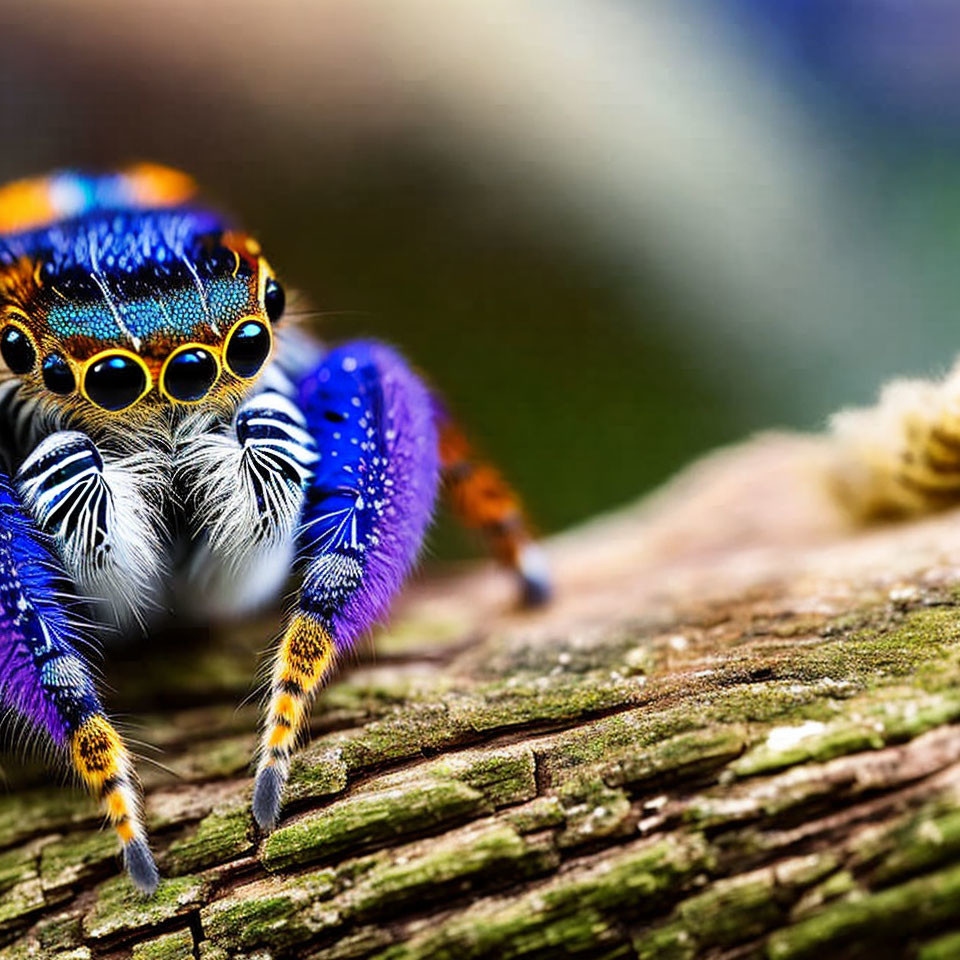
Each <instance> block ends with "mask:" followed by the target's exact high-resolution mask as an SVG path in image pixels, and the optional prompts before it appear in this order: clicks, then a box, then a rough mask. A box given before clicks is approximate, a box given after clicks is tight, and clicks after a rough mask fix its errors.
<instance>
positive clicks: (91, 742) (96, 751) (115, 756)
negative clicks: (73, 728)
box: [72, 714, 126, 789]
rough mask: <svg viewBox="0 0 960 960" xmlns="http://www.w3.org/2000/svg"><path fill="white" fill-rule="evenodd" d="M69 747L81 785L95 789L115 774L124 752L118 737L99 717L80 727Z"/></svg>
mask: <svg viewBox="0 0 960 960" xmlns="http://www.w3.org/2000/svg"><path fill="white" fill-rule="evenodd" d="M72 746H73V765H74V767H76V770H77V772H78V773H79V774H80V776H81V777H82V778H83V781H84V783H86V784H87V785H88V786H90V787H92V788H95V789H96V788H99V787H100V786H102V785H103V784H104V782H105V781H107V780H108V779H109V778H110V777H112V776H114V775H115V774H116V773H117V771H118V769H119V766H120V761H121V759H122V757H123V756H124V754H125V752H126V751H125V749H124V746H123V741H122V740H121V739H120V735H119V734H118V733H117V731H116V730H114V729H113V727H112V726H111V724H110V721H109V720H107V718H106V717H104V716H102V715H100V714H97V715H95V716H92V717H90V719H89V720H86V721H85V722H84V723H83V724H81V726H80V727H79V728H78V729H77V732H76V733H75V734H74V735H73V745H72Z"/></svg>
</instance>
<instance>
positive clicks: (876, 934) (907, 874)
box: [0, 437, 960, 960]
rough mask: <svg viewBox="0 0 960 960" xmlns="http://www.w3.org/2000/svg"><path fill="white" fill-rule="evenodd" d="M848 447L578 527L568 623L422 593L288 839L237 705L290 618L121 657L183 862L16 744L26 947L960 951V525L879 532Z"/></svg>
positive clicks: (564, 591) (686, 478) (706, 481)
mask: <svg viewBox="0 0 960 960" xmlns="http://www.w3.org/2000/svg"><path fill="white" fill-rule="evenodd" d="M823 453H824V452H823V449H822V448H821V445H820V442H819V441H817V440H815V439H807V438H796V437H767V438H760V439H758V440H756V441H753V442H751V443H749V444H746V445H744V446H742V447H740V448H737V449H734V450H731V451H727V452H724V453H722V454H719V455H717V456H714V457H712V458H710V459H708V460H707V461H705V462H703V463H701V464H699V465H697V466H695V467H694V468H692V469H691V470H690V471H688V472H687V473H686V474H685V475H683V476H682V477H680V478H679V479H678V480H677V481H675V482H674V483H673V484H672V485H671V486H670V487H669V488H668V489H667V490H666V491H664V492H662V493H660V494H658V495H656V496H655V497H653V498H650V499H648V500H647V501H645V502H643V503H641V504H639V505H638V506H635V507H632V508H628V509H626V510H624V511H622V512H620V513H618V514H616V515H613V516H610V517H607V518H603V519H600V520H598V521H596V522H594V523H592V524H590V525H588V526H586V527H584V528H582V529H579V530H576V531H573V532H571V533H569V534H567V535H564V536H562V537H558V538H556V539H555V540H554V541H552V542H551V543H550V544H549V550H550V553H551V556H552V559H553V562H554V565H555V568H556V574H557V600H556V603H555V604H554V605H553V606H552V607H550V608H548V609H546V610H544V611H541V612H533V613H521V612H517V611H514V610H512V609H511V607H510V604H511V597H510V592H509V590H510V585H509V583H508V582H507V581H506V580H505V578H503V577H502V575H500V574H498V573H497V572H496V571H493V570H487V569H484V570H482V571H481V572H476V571H473V572H470V571H468V572H465V573H462V574H460V573H458V574H455V575H449V576H445V577H443V578H442V579H436V578H434V579H430V580H427V581H424V582H421V583H418V584H417V585H415V586H414V587H413V588H411V590H410V591H409V592H408V595H407V597H406V599H405V600H404V601H403V603H402V605H401V608H400V609H399V610H398V612H397V615H396V616H395V618H394V622H393V624H392V626H391V627H390V628H389V629H388V630H385V631H384V632H383V635H382V636H380V637H379V638H378V641H377V645H376V646H377V648H376V651H374V650H373V649H372V648H370V649H367V650H364V651H361V652H360V653H359V654H358V657H357V663H355V664H353V665H350V666H348V667H347V668H346V669H345V671H344V675H343V676H342V678H341V679H340V680H338V681H337V682H336V683H335V684H334V685H332V686H331V687H330V688H329V689H328V690H327V691H326V692H325V694H324V696H323V698H322V700H321V702H320V703H319V705H318V707H317V709H316V711H315V717H314V723H313V731H312V732H313V737H312V741H311V743H310V745H309V746H308V747H307V748H306V749H305V750H304V752H303V753H302V754H301V755H300V756H299V758H298V759H297V761H296V763H295V764H294V768H293V772H292V777H291V784H290V793H289V798H288V802H287V804H286V807H285V810H284V815H283V819H282V821H281V823H280V825H279V828H278V829H277V830H276V831H275V832H274V833H273V834H272V835H270V836H269V837H261V836H258V835H257V833H256V832H255V830H254V827H253V824H252V821H251V818H250V814H249V809H248V804H249V799H250V790H251V782H250V777H249V761H250V757H251V754H252V750H253V746H254V732H255V726H256V713H257V711H256V704H255V703H253V702H251V701H250V700H249V699H248V701H247V702H245V703H244V704H243V705H242V706H240V707H239V708H238V707H237V704H238V703H241V701H243V699H244V697H248V695H249V693H250V690H251V689H252V678H253V677H254V676H255V675H256V671H257V669H258V651H259V650H261V649H262V648H263V647H264V646H266V643H267V641H268V640H269V639H270V637H271V636H272V635H273V634H274V633H275V630H276V622H275V620H266V619H265V620H260V621H258V622H251V623H246V624H243V625H242V627H239V628H238V627H234V628H230V629H223V630H220V631H216V632H210V633H209V634H208V633H207V632H205V631H200V630H194V631H189V632H188V631H186V630H183V629H181V630H180V631H179V634H180V635H179V636H173V635H171V636H169V637H166V638H164V639H163V640H162V641H160V640H151V641H148V642H147V643H146V644H145V645H141V646H140V647H136V648H127V649H125V650H123V651H121V652H120V654H118V655H115V656H112V657H111V660H110V662H109V663H107V664H105V666H104V672H105V673H106V675H107V678H108V679H109V682H110V684H111V686H112V687H113V688H114V689H115V693H114V694H112V695H110V696H109V697H108V699H109V701H110V702H111V703H112V705H113V706H114V708H115V709H116V710H117V712H118V714H119V715H120V718H121V720H123V719H124V718H128V734H129V735H130V736H131V737H133V738H135V739H136V741H137V742H138V743H141V744H143V746H141V747H140V748H139V749H140V751H141V753H143V754H145V755H146V756H147V757H148V758H149V757H151V756H154V757H156V758H157V759H159V760H160V761H162V766H158V765H151V764H149V763H148V762H147V761H142V762H141V765H140V766H141V770H142V772H143V779H144V785H145V789H146V807H147V814H148V820H149V822H150V825H151V828H152V836H153V838H154V844H155V848H156V850H157V853H158V857H159V861H160V863H161V866H162V868H163V870H164V874H165V877H166V878H167V879H166V880H165V881H164V883H163V884H162V886H161V889H160V891H159V893H158V894H157V895H156V897H155V898H153V899H151V900H147V901H145V900H142V899H141V898H139V897H138V896H137V895H136V894H135V893H134V892H133V891H132V889H131V887H130V885H129V883H128V881H127V880H126V879H125V878H124V877H123V876H122V875H120V874H119V872H118V862H117V856H116V853H115V850H114V839H113V837H112V836H111V835H110V834H109V833H106V832H104V831H101V830H100V829H99V828H98V815H97V811H96V808H95V806H94V805H93V804H92V803H91V802H89V801H87V800H86V799H84V798H83V797H81V796H80V795H78V794H77V793H74V792H70V791H69V790H65V789H63V788H62V787H60V786H59V785H58V784H56V783H53V782H51V781H52V779H53V778H52V777H51V775H50V773H49V772H48V769H47V768H44V767H43V766H42V765H39V764H37V765H36V766H24V765H23V764H22V763H20V762H15V761H14V760H13V759H11V760H10V762H9V763H8V764H7V766H6V773H7V779H8V782H9V784H10V786H9V792H8V793H7V795H6V796H5V797H3V798H2V799H0V851H2V852H0V936H2V938H3V939H2V941H0V942H3V943H4V944H6V946H5V947H4V948H3V949H2V950H0V958H3V960H11V958H23V957H58V958H61V960H67V958H75V960H81V958H86V957H118V958H119V957H133V958H137V960H148V958H150V960H159V958H168V960H172V958H202V960H224V958H227V957H247V958H251V960H252V958H258V960H267V958H278V960H279V958H287V957H305V958H312V960H334V958H342V960H346V958H364V957H384V958H391V960H414V958H443V957H450V958H456V960H464V958H474V957H476V958H480V957H541V956H542V957H552V956H583V957H605V958H621V957H623V958H637V957H639V958H661V957H662V958H692V957H716V958H730V960H733V958H747V957H766V958H771V960H787V958H791V960H792V958H802V957H847V956H849V957H858V956H870V957H871V958H877V957H897V958H899V957H905V956H906V957H912V956H915V957H922V958H924V960H934V958H946V957H955V956H960V726H958V720H960V684H958V679H960V643H958V634H960V631H958V627H957V621H958V617H957V613H958V612H957V609H956V608H957V604H958V595H957V592H956V588H955V583H956V580H957V568H958V564H960V524H958V519H957V516H956V514H945V515H942V516H939V517H934V518H931V519H928V520H924V521H920V522H916V523H911V524H903V525H898V526H888V527H883V528H874V529H871V530H856V529H854V528H852V527H851V526H850V525H849V524H848V523H847V521H846V520H845V519H844V517H843V516H842V515H841V514H840V513H839V512H838V510H837V508H836V507H835V506H834V505H833V503H832V501H831V499H830V496H829V494H828V491H827V488H826V484H825V483H824V466H823V463H824V461H823ZM261 666H262V664H261ZM134 718H135V719H134ZM135 723H136V726H134V724H135ZM147 745H149V747H148V746H147ZM157 748H159V749H160V751H162V752H160V753H159V754H158V753H157Z"/></svg>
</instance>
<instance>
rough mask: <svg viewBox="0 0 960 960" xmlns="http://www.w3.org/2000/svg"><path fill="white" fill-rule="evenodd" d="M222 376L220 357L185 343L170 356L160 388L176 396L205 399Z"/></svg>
mask: <svg viewBox="0 0 960 960" xmlns="http://www.w3.org/2000/svg"><path fill="white" fill-rule="evenodd" d="M219 376H220V364H219V363H218V362H217V358H216V357H215V356H214V355H213V354H212V353H211V352H210V351H209V350H205V349H204V348H203V347H196V346H189V347H183V348H181V349H180V350H178V351H177V352H176V353H174V354H172V355H171V356H170V359H169V360H167V363H166V366H165V367H164V369H163V373H162V374H161V376H160V389H161V390H163V392H164V393H166V394H167V395H168V396H170V397H172V398H173V399H174V400H182V401H183V402H184V403H196V401H197V400H202V399H203V398H204V397H205V396H206V395H207V394H208V393H209V392H210V388H211V387H212V386H213V384H214V383H215V382H216V379H217V377H219Z"/></svg>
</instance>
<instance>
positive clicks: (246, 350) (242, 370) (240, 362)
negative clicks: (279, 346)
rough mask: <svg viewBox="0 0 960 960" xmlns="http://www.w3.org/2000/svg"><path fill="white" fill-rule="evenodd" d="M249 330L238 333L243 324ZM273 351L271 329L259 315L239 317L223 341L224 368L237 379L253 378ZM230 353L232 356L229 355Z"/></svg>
mask: <svg viewBox="0 0 960 960" xmlns="http://www.w3.org/2000/svg"><path fill="white" fill-rule="evenodd" d="M248 324H249V325H250V327H251V328H250V330H249V331H244V333H242V334H239V335H240V336H241V337H242V339H238V333H239V331H241V329H242V328H243V327H244V326H245V325H248ZM272 353H273V330H272V329H271V327H270V324H269V323H265V322H264V321H263V319H262V318H261V317H258V316H255V315H250V316H246V317H241V318H240V319H239V320H238V321H237V322H236V323H235V324H233V326H232V327H230V329H229V330H228V331H227V335H226V337H225V338H224V341H223V366H224V369H225V370H226V371H227V372H228V373H230V374H232V375H233V376H234V377H236V378H237V379H238V380H253V379H255V378H256V377H257V376H258V375H259V373H260V371H261V370H262V369H263V366H264V364H265V363H266V362H267V360H269V359H270V355H271V354H272ZM231 354H232V356H231Z"/></svg>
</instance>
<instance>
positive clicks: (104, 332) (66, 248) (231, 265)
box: [0, 167, 284, 427]
mask: <svg viewBox="0 0 960 960" xmlns="http://www.w3.org/2000/svg"><path fill="white" fill-rule="evenodd" d="M30 191H32V192H33V193H34V194H37V195H39V196H40V197H41V198H42V199H43V200H44V202H45V203H46V205H47V206H48V207H50V208H53V209H54V213H56V214H59V215H57V216H55V218H54V219H51V218H50V215H49V214H48V216H47V218H46V219H45V220H43V218H38V217H37V216H36V213H34V217H33V220H31V219H30V217H29V216H27V217H25V218H24V216H23V215H22V210H21V208H22V207H23V206H24V201H23V195H24V194H27V195H29V193H30ZM52 197H53V198H55V199H51V198H52ZM27 199H30V198H29V196H28V197H27ZM191 199H192V183H191V182H190V181H189V180H188V179H187V178H185V177H183V176H182V175H180V174H176V173H174V172H173V171H168V170H164V169H162V168H155V167H140V168H133V169H132V170H129V171H126V172H124V173H121V174H115V175H111V176H110V177H98V178H91V177H85V176H82V175H77V174H58V175H55V176H53V177H48V178H44V179H42V180H35V181H22V182H20V183H17V184H12V185H10V186H8V187H5V188H2V189H0V234H6V235H5V236H0V355H2V357H3V360H4V362H5V363H6V366H7V367H8V368H9V369H10V371H11V373H13V374H14V375H15V376H16V377H18V378H19V379H20V380H21V381H22V383H23V384H24V389H25V390H26V392H27V393H28V394H29V395H31V396H45V397H46V398H47V399H48V400H49V401H50V402H52V403H55V404H56V405H57V406H58V407H60V408H61V409H63V410H64V411H65V412H69V413H70V414H71V415H72V416H74V417H75V418H77V419H79V420H80V421H81V422H83V423H86V424H88V425H91V426H92V425H98V426H101V427H109V426H111V425H112V426H117V425H119V426H121V427H122V426H123V425H125V424H128V423H130V422H131V421H138V420H140V419H142V417H144V416H149V415H151V413H156V412H158V411H163V410H164V409H169V408H171V407H173V408H181V407H182V408H190V407H202V406H204V405H206V406H207V407H213V408H216V409H222V410H229V409H231V408H232V407H233V406H234V405H235V404H236V403H237V402H239V400H240V399H242V398H243V396H244V395H245V394H246V393H247V392H248V391H249V389H250V387H251V386H252V385H253V383H254V382H255V381H256V380H257V378H258V377H259V375H260V373H261V372H262V370H263V368H264V366H265V365H266V363H267V361H268V360H269V358H270V355H271V352H272V349H273V324H274V323H275V322H276V321H277V320H279V318H280V316H281V314H282V313H283V308H284V293H283V288H282V287H281V286H280V284H279V282H278V281H277V279H276V277H275V276H274V274H273V271H272V270H271V269H270V267H269V265H268V264H267V262H266V260H265V259H264V257H263V256H262V254H261V251H260V246H259V244H258V243H257V242H256V241H255V240H254V239H252V238H251V237H249V236H248V235H246V234H244V233H241V232H238V231H236V230H231V229H228V228H227V227H226V226H225V225H224V223H223V221H222V219H221V217H220V216H219V215H218V214H215V213H213V212H211V211H209V210H207V209H205V208H202V207H198V206H194V205H193V204H192V203H191V202H190V201H191ZM33 201H34V203H35V201H36V197H34V198H33ZM70 203H73V205H74V206H73V207H70ZM18 204H19V206H18ZM58 204H59V206H57V205H58ZM64 206H67V208H68V212H69V213H70V214H72V215H64V214H63V213H62V212H61V211H62V208H63V207H64ZM28 208H29V205H28ZM17 215H20V217H21V219H20V220H18V219H17ZM38 219H39V220H40V223H39V225H37V221H38ZM18 227H19V228H20V229H17V228H18ZM24 227H25V228H24Z"/></svg>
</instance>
